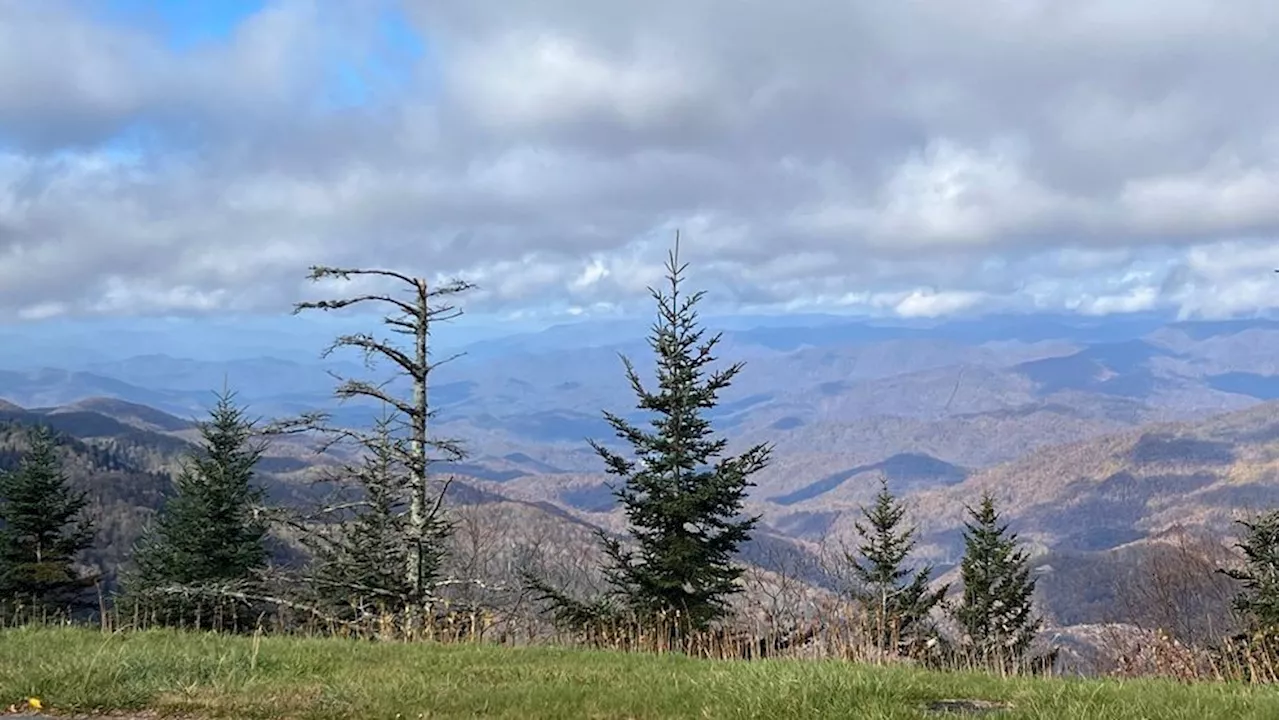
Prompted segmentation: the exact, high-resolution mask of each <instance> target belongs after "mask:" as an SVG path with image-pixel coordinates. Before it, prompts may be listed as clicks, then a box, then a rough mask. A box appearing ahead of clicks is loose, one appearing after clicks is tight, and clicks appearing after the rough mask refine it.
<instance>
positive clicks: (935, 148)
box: [0, 0, 1280, 319]
mask: <svg viewBox="0 0 1280 720" xmlns="http://www.w3.org/2000/svg"><path fill="white" fill-rule="evenodd" d="M90 5H91V4H89V3H84V2H63V1H60V0H54V1H48V2H39V3H31V2H22V1H20V0H0V312H2V315H0V316H2V317H10V318H14V317H16V318H26V319H32V318H41V317H50V316H58V315H92V314H114V315H128V314H148V315H154V314H164V313H172V312H180V313H189V312H196V313H200V312H213V311H220V310H225V309H231V310H247V311H274V310H277V309H281V310H282V309H284V308H287V306H288V304H289V303H290V302H292V301H294V300H296V299H298V298H300V297H302V296H303V295H304V294H305V293H307V292H311V290H310V289H308V288H307V287H305V283H304V282H302V280H301V279H302V276H303V274H304V273H305V267H306V266H307V265H308V264H311V263H315V262H321V263H328V264H361V265H375V266H392V267H400V268H405V269H410V270H414V271H419V272H425V273H428V274H436V273H438V274H440V275H452V274H462V275H465V276H467V277H470V278H472V279H474V280H475V281H476V282H478V283H479V284H480V285H481V287H482V292H480V293H478V294H476V295H475V296H474V297H473V300H472V304H473V305H475V306H477V307H479V308H481V309H489V310H493V311H496V312H532V311H534V310H536V309H538V308H543V309H545V308H551V309H552V310H553V311H556V312H569V313H579V312H607V311H609V310H611V309H616V308H618V307H625V306H627V305H628V304H630V303H634V302H637V301H643V299H644V295H643V288H644V286H645V285H646V284H649V283H651V282H653V280H654V278H655V277H656V273H658V272H659V271H660V264H661V261H662V259H663V250H664V249H665V247H666V246H667V245H668V244H669V242H670V238H671V233H672V231H674V230H675V229H676V228H680V229H682V231H683V232H684V236H685V237H686V238H687V243H686V246H685V247H686V248H687V255H686V257H687V258H688V259H689V260H691V261H692V262H694V263H695V271H696V274H697V280H698V283H699V284H700V285H705V286H708V287H710V288H712V289H713V290H714V291H715V292H716V296H715V297H716V298H717V299H718V300H719V301H722V302H724V303H726V304H728V305H735V306H738V307H751V308H775V309H787V308H805V309H814V308H827V309H829V308H838V307H846V308H853V309H865V310H870V311H874V312H883V313H891V314H898V315H906V316H932V315H942V314H948V313H953V312H958V311H966V310H982V309H1000V310H1009V309H1021V308H1041V309H1054V310H1061V309H1071V310H1076V311H1079V312H1084V313H1110V312H1123V311H1132V310H1143V309H1152V308H1175V309H1178V310H1180V311H1181V312H1183V313H1186V314H1191V315H1224V314H1231V313H1236V312H1249V311H1253V310H1257V309H1259V308H1269V307H1274V306H1275V305H1276V302H1277V292H1276V286H1275V276H1274V274H1273V273H1272V269H1273V268H1274V267H1276V265H1275V263H1276V262H1277V248H1278V242H1277V233H1278V223H1277V213H1278V211H1280V203H1278V201H1277V194H1278V183H1277V172H1278V168H1277V153H1278V152H1280V150H1278V148H1277V104H1278V95H1277V87H1278V85H1280V82H1278V79H1277V62H1276V57H1277V42H1278V41H1277V22H1278V19H1277V5H1276V3H1275V2H1273V1H1270V0H1239V1H1236V2H1227V3H1223V2H1214V1H1213V0H1161V2H1155V1H1154V0H1151V1H1138V0H1078V1H1075V2H1066V3H1064V2H1050V1H1048V0H1031V1H1029V2H1018V3H1008V2H999V1H997V0H970V1H969V2H964V3H944V2H923V1H916V0H906V1H903V2H892V3H885V2H871V1H865V2H848V1H844V2H836V1H834V0H802V1H800V2H792V3H778V2H762V1H757V0H745V1H744V0H736V1H730V0H695V1H690V0H684V1H682V2H674V1H670V0H655V1H653V2H646V3H602V2H597V1H595V0H539V1H538V2H532V1H528V2H517V1H516V0H486V1H485V2H475V1H474V0H430V1H427V0H421V1H412V0H406V2H405V3H404V5H403V6H401V5H399V4H396V3H390V2H386V3H375V2H356V1H355V0H350V1H349V2H319V0H314V1H313V2H306V1H303V0H281V1H278V2H272V3H269V4H268V5H267V6H266V8H265V9H263V10H262V11H261V12H259V13H257V14H256V15H254V16H252V17H249V18H247V19H246V20H245V21H244V22H243V23H242V24H241V25H240V26H239V27H237V28H236V30H235V33H234V34H233V35H232V36H231V37H230V38H229V39H227V40H225V41H223V42H218V43H205V44H202V45H198V46H196V47H194V48H188V49H182V50H176V49H173V48H171V47H170V45H169V44H167V43H166V42H165V38H164V37H162V34H160V33H157V32H154V31H148V30H147V29H146V28H145V27H141V26H129V25H125V24H122V23H118V22H110V21H108V20H105V19H102V18H100V17H98V16H97V15H95V14H93V13H92V12H91V9H90ZM387 9H392V10H400V11H403V12H404V14H405V17H407V18H408V20H409V22H410V23H411V25H412V27H413V29H414V30H415V32H416V33H417V34H418V36H419V37H420V38H421V40H422V42H423V46H424V47H425V52H424V53H422V54H421V55H419V56H414V55H412V54H409V53H407V52H404V51H403V50H402V49H400V48H398V47H397V46H393V45H390V44H388V43H386V42H385V39H384V36H383V35H382V34H380V33H381V31H382V27H383V26H382V25H381V24H380V13H381V12H383V11H384V10H387ZM340 65H341V66H343V67H347V68H363V69H364V70H365V72H366V75H365V81H364V92H365V95H366V96H367V97H366V98H365V99H364V100H363V101H362V102H360V103H357V104H352V103H349V102H344V101H343V97H342V96H341V95H340V94H336V93H335V87H337V86H338V83H337V82H336V81H335V77H336V74H335V68H336V67H339V66H340ZM380 68H384V69H385V68H394V69H396V71H397V72H395V73H392V74H388V73H387V72H383V71H382V70H380Z"/></svg>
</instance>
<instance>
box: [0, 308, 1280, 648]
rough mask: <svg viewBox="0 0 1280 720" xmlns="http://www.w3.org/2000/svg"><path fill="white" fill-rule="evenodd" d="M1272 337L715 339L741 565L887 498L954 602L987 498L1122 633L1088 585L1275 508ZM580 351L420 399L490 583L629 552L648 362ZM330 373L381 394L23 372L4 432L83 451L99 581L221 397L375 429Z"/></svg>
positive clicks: (1138, 332) (977, 326) (290, 471)
mask: <svg viewBox="0 0 1280 720" xmlns="http://www.w3.org/2000/svg"><path fill="white" fill-rule="evenodd" d="M810 322H812V320H810ZM1276 327H1277V326H1276V322H1275V321H1274V320H1267V319H1258V320H1245V321H1221V322H1208V321H1206V322H1176V321H1162V320H1159V319H1150V320H1148V321H1145V322H1142V321H1137V320H1133V319H1128V320H1115V319H1109V320H1103V321H1098V322H1092V323H1091V322H1087V321H1081V320H1078V319H1075V320H1072V319H1053V318H1045V319H1041V320H1040V321H1039V322H1030V321H1027V320H1021V321H1017V320H1016V319H1010V318H995V319H991V320H988V321H986V322H968V321H952V322H949V323H940V324H938V325H937V326H935V327H931V328H916V327H910V326H896V327H895V326H877V325H873V324H868V323H864V322H849V321H843V322H841V321H836V320H831V319H827V320H824V321H823V322H821V323H818V324H814V325H811V326H804V325H793V326H788V325H785V324H776V325H772V326H762V327H761V326H758V327H747V328H739V329H736V330H727V331H725V335H724V342H723V346H722V347H723V349H722V350H721V352H720V354H721V356H723V357H724V358H730V359H734V360H737V359H742V360H745V361H746V363H747V365H746V369H745V370H744V371H743V373H742V374H741V375H740V382H738V383H736V384H735V385H734V386H733V387H732V388H731V390H730V392H728V393H726V394H725V395H724V397H723V402H722V403H721V404H720V405H718V406H717V407H716V408H715V409H714V410H713V411H712V413H711V417H712V419H713V423H714V424H715V426H716V428H717V430H718V431H721V432H724V433H725V434H726V435H727V436H728V437H729V439H730V450H731V451H733V450H734V449H736V448H742V447H745V446H747V445H749V444H752V443H756V442H768V443H771V444H772V445H773V447H774V459H773V462H772V463H771V464H770V465H769V467H768V468H766V469H765V470H764V471H763V472H761V473H760V474H759V475H758V479H757V484H756V486H755V487H754V488H752V490H751V494H750V497H749V501H748V506H747V510H748V511H749V512H751V513H754V514H758V515H759V516H760V517H761V525H760V527H759V528H758V531H757V533H756V535H757V541H756V543H755V544H754V545H753V546H752V547H751V548H749V549H748V550H747V551H745V553H744V554H749V555H751V557H752V559H753V561H754V562H758V563H760V564H761V566H762V568H763V569H764V570H765V571H768V572H774V571H781V570H784V568H774V567H769V564H770V563H771V562H772V563H774V564H777V563H778V562H779V560H778V558H780V557H786V558H788V560H787V562H791V563H795V564H801V565H803V564H806V563H808V564H810V565H812V564H813V563H814V562H816V558H819V557H821V556H823V555H824V554H829V552H830V549H831V548H832V547H837V546H840V544H841V543H844V544H847V543H849V542H852V538H853V533H852V531H853V527H852V523H853V520H854V519H855V518H856V517H857V513H858V509H859V507H860V506H861V505H863V504H865V503H866V502H868V500H869V499H870V497H871V495H872V494H873V493H874V492H875V490H876V488H877V487H878V485H879V482H880V480H881V479H883V480H884V481H886V482H887V484H888V487H889V488H890V490H891V491H892V492H894V493H895V494H897V495H899V496H902V497H904V498H905V499H906V501H907V503H908V505H909V507H910V508H911V512H912V519H913V521H914V522H916V523H918V524H919V527H920V530H921V540H922V541H921V545H920V547H919V548H918V549H917V555H918V560H919V561H920V562H930V563H933V564H934V565H935V566H936V568H937V570H938V572H939V573H940V575H941V577H942V578H944V579H945V578H947V577H949V576H950V575H951V574H953V573H954V570H953V567H954V563H955V562H956V560H957V558H958V557H959V552H960V544H959V540H960V529H961V522H962V517H963V512H964V507H965V505H966V504H968V503H971V502H973V501H974V498H976V497H977V496H978V494H979V493H981V492H982V491H984V490H988V491H991V492H992V493H993V494H994V495H995V496H996V497H997V498H998V499H999V500H1000V502H1001V503H1002V505H1003V506H1004V507H1006V508H1007V510H1006V513H1007V518H1008V521H1009V522H1010V525H1011V528H1012V529H1013V530H1014V531H1016V532H1018V533H1019V534H1020V535H1021V537H1022V538H1023V539H1024V541H1025V542H1026V543H1028V546H1029V547H1030V548H1031V550H1032V552H1033V556H1034V557H1035V558H1036V563H1037V565H1038V566H1039V567H1040V568H1041V570H1040V571H1039V572H1042V573H1045V577H1046V578H1049V577H1050V575H1052V573H1054V572H1058V570H1057V569H1058V568H1060V567H1063V568H1069V569H1070V571H1069V572H1065V574H1063V575H1062V576H1061V577H1060V578H1052V579H1046V581H1045V583H1044V587H1045V588H1046V589H1047V588H1051V587H1052V588H1053V592H1052V593H1049V592H1047V591H1045V592H1042V595H1043V596H1044V597H1043V598H1042V601H1041V602H1042V605H1043V606H1044V607H1045V608H1046V609H1047V611H1048V613H1049V615H1050V616H1051V617H1057V618H1062V619H1064V621H1068V622H1069V623H1088V622H1102V621H1110V620H1116V619H1123V618H1120V617H1119V616H1120V615H1123V613H1119V612H1118V611H1117V610H1116V609H1115V607H1113V606H1108V605H1106V604H1105V603H1103V604H1101V605H1100V604H1099V603H1098V602H1097V600H1096V598H1095V599H1092V600H1090V599H1088V598H1085V597H1084V596H1083V595H1084V593H1083V591H1082V589H1081V583H1082V582H1083V581H1081V580H1079V579H1078V578H1084V577H1096V576H1099V574H1101V575H1102V576H1106V577H1110V578H1112V580H1109V581H1107V582H1110V583H1111V584H1112V585H1116V584H1117V583H1120V582H1121V581H1122V579H1123V577H1124V572H1123V568H1124V567H1129V568H1132V567H1134V564H1135V563H1139V562H1141V561H1143V558H1149V557H1151V556H1152V553H1153V552H1156V551H1158V549H1159V547H1160V543H1161V538H1163V537H1167V536H1169V535H1170V534H1171V533H1173V534H1178V533H1183V534H1185V533H1188V532H1192V531H1194V532H1199V533H1203V534H1204V535H1203V536H1204V537H1207V538H1209V541H1208V542H1209V545H1216V546H1218V547H1225V546H1226V545H1227V544H1229V541H1230V538H1231V537H1232V536H1231V533H1232V532H1233V520H1235V519H1238V518H1240V517H1243V516H1244V515H1245V514H1246V513H1248V512H1251V511H1256V510H1261V509H1265V508H1270V507H1275V502H1276V500H1275V498H1276V494H1275V493H1276V476H1277V465H1276V457H1277V445H1276V438H1277V434H1278V429H1277V405H1276V401H1275V397H1276V387H1277V382H1276V372H1277V357H1276V347H1277V329H1276ZM587 330H589V328H587V329H581V328H580V329H578V331H577V332H576V333H568V332H567V331H564V330H556V329H552V330H550V331H546V332H545V333H543V334H537V335H532V336H528V337H523V338H521V337H516V338H508V339H503V340H486V341H482V342H480V343H476V344H474V346H471V347H464V348H462V349H464V350H466V351H467V355H465V356H464V357H462V358H461V359H459V360H458V361H456V362H454V363H452V364H450V365H448V366H446V367H445V368H444V369H442V370H441V371H440V374H439V377H440V381H439V382H438V383H437V384H436V385H435V386H434V387H433V389H432V397H433V401H434V403H435V407H436V408H437V409H438V411H439V418H438V420H437V421H436V424H435V425H434V428H435V430H434V431H435V432H437V433H440V434H441V435H447V436H453V437H457V438H460V439H461V440H463V441H464V442H465V443H466V446H467V448H468V450H469V452H470V456H469V457H468V458H467V459H466V460H464V461H461V462H458V463H441V464H439V465H437V466H436V471H437V472H439V473H449V474H452V475H454V476H456V478H457V483H456V484H455V486H454V488H453V491H452V497H453V499H454V502H455V504H456V505H457V506H458V510H457V511H458V512H460V513H468V514H469V516H470V519H469V521H468V522H471V523H472V524H473V525H474V526H475V527H476V532H475V533H473V535H475V536H476V537H473V539H472V541H471V547H470V548H469V549H468V550H466V552H462V553H461V554H462V555H465V556H467V557H469V558H471V559H470V560H469V562H471V563H472V564H473V565H474V564H476V563H480V564H486V566H487V567H489V568H490V569H489V570H487V571H486V572H491V573H492V572H499V571H500V569H501V568H506V570H502V571H501V572H505V573H506V574H507V575H508V576H510V574H511V573H510V567H511V564H512V563H513V562H515V558H516V557H517V556H520V555H521V553H524V554H525V556H526V557H527V554H528V551H529V548H530V547H532V546H533V545H535V544H536V545H537V546H538V551H539V552H543V553H549V555H550V556H554V557H557V558H560V560H561V561H567V559H569V558H577V559H578V561H579V564H580V565H582V566H583V567H584V568H585V567H586V566H589V565H590V563H583V562H581V561H580V560H581V558H582V557H589V556H593V553H594V552H595V548H594V545H595V539H594V532H595V530H594V529H595V528H601V529H604V530H606V531H608V532H612V533H622V532H623V531H624V530H625V518H624V517H623V516H622V514H621V512H620V510H619V509H618V507H617V503H616V500H615V498H614V497H613V495H612V491H611V490H610V487H609V485H608V484H607V477H606V476H605V475H604V474H603V473H602V471H601V466H600V463H599V460H598V458H597V457H596V456H595V454H594V453H593V452H591V450H590V448H589V447H588V446H587V443H586V439H587V438H593V439H597V440H601V441H603V442H605V443H606V444H608V443H609V442H610V440H611V438H610V432H609V430H608V428H607V426H606V425H605V424H604V423H603V421H602V419H601V414H600V413H601V410H604V409H608V410H611V411H615V412H620V413H623V414H624V415H626V416H628V417H631V418H633V419H637V420H638V419H641V418H642V417H643V416H642V415H639V414H637V413H635V412H633V411H630V407H631V406H632V405H633V404H634V401H633V399H632V398H631V396H630V395H629V389H628V388H627V387H626V384H625V382H624V379H623V377H622V374H621V362H620V360H619V357H618V354H619V353H623V354H626V355H628V356H630V357H632V358H634V359H635V360H636V362H637V367H638V370H639V371H640V373H641V376H642V377H644V376H645V375H646V373H648V372H650V371H651V368H650V367H649V365H647V363H648V362H649V360H648V358H647V357H646V353H645V352H644V348H643V346H642V345H641V344H640V343H639V342H636V341H626V340H622V341H619V339H618V338H617V337H609V336H604V337H602V339H601V340H600V342H599V343H598V344H590V341H589V337H590V333H589V332H587ZM558 335H561V336H563V337H557V336H558ZM576 343H586V344H585V345H583V346H578V345H576ZM330 371H336V372H341V373H347V374H357V375H359V374H360V373H366V374H368V375H366V376H370V377H374V376H376V375H374V374H370V371H368V370H364V369H362V368H361V367H360V366H359V365H358V364H355V363H350V362H343V361H336V362H332V363H322V362H320V361H309V360H307V359H306V358H289V359H284V358H269V357H251V358H242V359H236V360H230V361H219V360H193V359H178V358H172V357H168V356H165V355H148V356H140V357H134V358H128V359H123V360H115V361H111V362H105V363H90V364H87V365H85V366H83V367H69V368H32V367H26V368H23V367H16V368H14V369H9V370H3V371H0V398H4V401H3V404H0V422H6V421H7V422H10V423H18V424H31V423H35V422H41V423H48V424H50V425H51V426H52V427H54V428H55V429H57V430H58V431H60V432H63V433H65V434H67V435H69V436H71V437H73V438H75V439H76V440H77V442H78V444H76V445H73V446H71V449H70V452H71V453H72V454H73V455H74V456H75V458H76V460H75V463H73V465H74V467H76V468H79V469H78V470H77V471H75V472H73V476H75V477H77V478H79V479H80V480H81V481H83V482H87V483H90V487H89V490H90V492H91V494H92V496H93V498H94V503H95V507H96V508H97V512H99V513H101V517H102V518H104V519H105V522H104V523H103V524H102V526H101V529H100V533H102V535H103V537H102V542H103V545H104V546H105V547H106V548H107V549H106V550H104V551H102V552H101V553H99V556H98V557H96V558H94V562H96V563H97V564H98V565H99V569H101V570H103V571H105V572H107V574H108V575H110V573H111V567H113V566H114V565H116V564H118V563H119V562H120V561H121V560H122V559H123V555H124V552H125V550H124V549H125V548H127V547H128V546H129V544H130V543H131V540H132V537H135V536H136V534H137V532H139V530H140V527H141V524H142V523H143V522H145V519H146V517H148V516H149V514H150V513H151V512H152V511H153V510H154V509H155V507H157V506H158V503H159V501H160V499H161V497H162V495H163V492H164V487H165V483H166V482H167V481H166V480H165V473H168V472H172V471H173V470H174V468H175V467H176V463H177V461H178V459H179V457H180V456H181V454H182V453H183V452H184V451H185V450H186V449H187V448H188V447H189V444H188V443H189V441H190V440H192V439H193V437H194V424H193V421H194V420H197V419H199V416H200V412H201V411H202V409H203V408H204V407H206V406H207V405H208V403H209V401H210V400H211V399H212V397H213V393H212V391H214V390H217V389H220V388H221V387H223V383H224V382H225V383H226V387H228V388H229V389H231V390H233V391H235V392H236V393H237V400H238V401H239V402H243V403H245V404H247V405H248V408H249V410H250V412H251V414H253V415H255V416H261V417H263V418H264V419H269V418H272V417H280V416H285V415H289V414H293V413H299V412H304V411H308V410H315V409H327V410H330V411H332V412H334V414H335V417H336V418H337V419H338V421H339V422H345V423H349V424H351V425H353V426H354V425H364V424H367V423H368V422H369V420H370V418H371V417H372V415H373V408H372V407H370V406H368V405H367V404H364V405H362V404H359V403H349V404H344V405H338V404H336V403H334V402H333V401H331V400H329V399H328V393H329V392H330V391H331V388H332V384H333V379H332V377H331V376H330V375H329V372H330ZM8 452H9V455H8V456H7V457H10V458H12V457H13V449H12V448H10V449H9V450H8ZM3 457H4V456H0V460H2V459H3ZM327 462H332V460H326V459H325V458H324V457H323V456H317V455H315V454H314V453H313V452H312V449H311V448H310V447H309V446H307V445H306V444H305V443H303V442H302V441H301V440H299V439H295V438H276V439H275V441H274V442H273V444H272V446H271V449H270V451H269V452H268V454H267V457H265V458H264V460H263V462H262V463H261V464H260V466H259V474H260V476H261V478H262V479H263V481H264V482H265V484H266V485H267V487H268V489H269V493H270V496H271V499H272V500H273V501H276V502H282V503H285V504H296V503H301V502H305V501H306V500H307V499H308V498H312V497H314V492H315V491H314V489H313V488H312V486H311V481H312V480H313V479H314V477H315V475H316V472H317V468H319V467H320V466H322V465H324V464H325V463H327ZM0 464H3V463H2V462H0ZM95 468H96V471H95V472H90V470H91V469H95ZM90 478H91V480H90ZM485 523H499V524H501V525H502V526H503V527H506V528H507V529H508V534H509V535H510V536H509V537H507V538H506V540H507V541H508V542H507V543H506V546H505V547H506V549H505V550H503V551H501V552H499V551H498V550H497V549H496V548H497V545H495V544H494V538H492V537H486V538H485V539H484V541H485V542H489V543H490V545H491V547H486V548H483V549H482V548H481V547H480V546H479V545H478V543H479V542H480V539H478V536H479V535H484V534H485V533H484V532H482V531H481V529H480V528H481V526H483V525H484V524H485ZM553 528H554V530H553ZM489 535H492V533H491V532H490V533H489ZM548 538H555V541H554V542H549V541H548V540H547V539H548ZM557 544H558V546H556V547H552V546H555V545H557ZM1209 545H1204V544H1203V543H1202V545H1201V551H1205V550H1204V548H1207V547H1209ZM780 548H783V549H785V552H779V549H780ZM1153 548H1155V550H1153ZM766 550H767V551H766ZM770 558H772V559H770ZM1117 565H1119V566H1121V569H1119V570H1118V569H1117ZM584 572H587V571H585V570H584ZM587 574H590V573H589V572H587ZM809 575H810V579H811V580H812V581H813V582H816V583H818V584H819V585H822V584H823V583H824V582H825V581H824V580H823V578H824V577H825V576H824V575H823V573H821V572H816V571H815V572H811V573H809ZM1073 577H1074V578H1077V579H1076V580H1072V579H1071V578H1073ZM1117 578H1119V579H1117ZM507 579H510V577H508V578H507ZM1100 607H1103V608H1104V610H1099V609H1098V608H1100ZM1090 608H1093V609H1092V610H1090Z"/></svg>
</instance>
